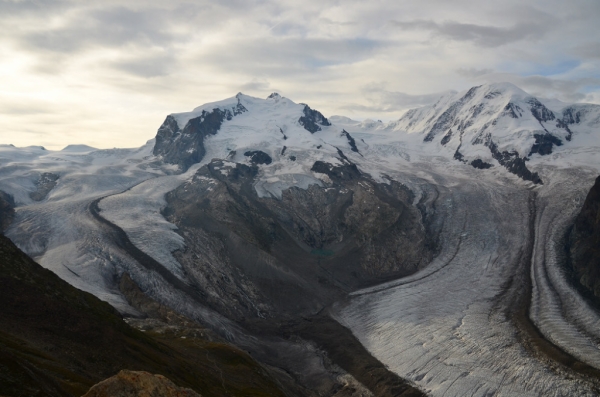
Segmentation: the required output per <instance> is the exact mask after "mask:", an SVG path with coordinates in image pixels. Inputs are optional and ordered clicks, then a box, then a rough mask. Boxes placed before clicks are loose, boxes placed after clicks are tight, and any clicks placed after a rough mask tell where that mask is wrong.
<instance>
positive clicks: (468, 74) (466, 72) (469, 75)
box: [456, 68, 494, 78]
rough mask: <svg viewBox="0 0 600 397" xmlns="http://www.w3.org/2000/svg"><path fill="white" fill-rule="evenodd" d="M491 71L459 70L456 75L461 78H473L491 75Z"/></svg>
mask: <svg viewBox="0 0 600 397" xmlns="http://www.w3.org/2000/svg"><path fill="white" fill-rule="evenodd" d="M493 72H494V70H493V69H476V68H460V69H458V70H457V71H456V73H457V74H458V75H460V76H462V77H466V78H474V77H481V76H484V75H486V74H490V73H493Z"/></svg>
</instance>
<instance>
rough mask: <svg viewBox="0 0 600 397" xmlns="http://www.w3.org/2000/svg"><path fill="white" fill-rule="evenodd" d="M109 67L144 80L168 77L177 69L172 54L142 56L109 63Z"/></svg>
mask: <svg viewBox="0 0 600 397" xmlns="http://www.w3.org/2000/svg"><path fill="white" fill-rule="evenodd" d="M109 66H111V67H113V68H115V69H117V70H121V71H123V72H126V73H129V74H131V75H134V76H138V77H142V78H152V77H159V76H166V75H168V74H169V73H170V72H171V71H173V70H174V69H175V68H176V67H177V60H176V59H174V57H173V56H172V55H171V54H163V55H157V56H141V57H139V58H131V59H125V60H119V61H115V62H112V63H109Z"/></svg>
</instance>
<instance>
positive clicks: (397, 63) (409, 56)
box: [0, 0, 600, 149]
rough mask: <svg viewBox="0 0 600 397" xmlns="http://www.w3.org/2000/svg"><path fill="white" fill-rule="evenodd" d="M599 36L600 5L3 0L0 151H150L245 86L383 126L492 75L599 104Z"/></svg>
mask: <svg viewBox="0 0 600 397" xmlns="http://www.w3.org/2000/svg"><path fill="white" fill-rule="evenodd" d="M598 26H600V1H598V0H571V1H564V0H560V1H559V0H544V1H527V0H520V1H513V0H503V1H497V0H495V1H482V0H478V1H471V0H458V1H455V0H453V1H449V0H440V1H437V0H428V1H423V0H421V1H399V0H394V1H391V0H381V1H376V0H371V1H369V2H366V1H364V0H361V1H353V0H344V1H327V0H303V1H297V0H294V1H292V0H279V1H254V0H219V1H214V0H213V1H177V0H171V1H168V2H167V1H139V0H121V1H111V0H103V1H100V2H88V1H60V0H36V1H27V0H24V1H21V0H18V1H11V0H9V1H6V0H0V32H1V34H0V143H12V144H14V145H16V146H27V145H43V146H45V147H46V148H49V149H60V148H62V147H64V146H65V145H67V144H70V143H84V144H88V145H91V146H95V147H100V148H105V147H135V146H140V145H142V144H143V143H144V142H145V141H147V140H148V139H151V138H153V137H154V135H155V134H156V130H157V129H158V127H159V126H160V124H161V123H162V121H163V120H164V118H165V116H166V115H167V114H169V113H173V112H183V111H189V110H191V109H193V108H194V107H196V106H198V105H201V104H203V103H206V102H212V101H216V100H220V99H224V98H227V97H231V96H233V95H235V94H236V93H238V92H240V91H241V92H243V93H244V94H248V95H252V96H258V97H266V96H267V95H269V94H270V93H271V92H274V91H276V92H279V93H280V94H282V95H283V96H286V97H288V98H290V99H292V100H293V101H295V102H305V103H308V104H309V105H310V106H311V107H313V108H316V109H318V110H320V111H322V112H323V113H324V114H325V115H326V116H331V115H334V114H342V115H346V116H349V117H352V118H355V119H363V118H374V119H383V120H391V119H396V118H398V117H399V116H400V115H401V114H402V113H403V112H404V111H405V110H406V109H408V108H412V107H418V106H422V105H424V104H427V103H430V102H431V101H432V100H434V99H435V98H436V96H437V95H439V94H440V93H443V92H446V91H448V90H457V91H461V90H464V89H467V88H469V87H471V86H473V85H477V84H481V83H482V82H490V81H510V82H513V83H515V84H517V85H519V86H520V87H521V88H523V89H524V90H526V91H528V92H530V93H531V94H534V95H540V96H544V97H553V98H558V99H561V100H563V101H568V102H593V103H600V28H598Z"/></svg>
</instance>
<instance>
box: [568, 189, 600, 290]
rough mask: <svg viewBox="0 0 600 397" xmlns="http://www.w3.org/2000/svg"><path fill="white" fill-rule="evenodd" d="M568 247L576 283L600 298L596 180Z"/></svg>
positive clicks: (599, 196)
mask: <svg viewBox="0 0 600 397" xmlns="http://www.w3.org/2000/svg"><path fill="white" fill-rule="evenodd" d="M568 246H569V254H570V261H571V265H572V267H573V270H574V271H575V275H576V278H577V280H578V282H579V283H580V284H581V285H582V286H583V287H584V288H585V289H586V290H588V291H590V292H591V293H592V294H593V295H594V296H595V297H597V298H600V177H598V178H597V179H596V183H595V184H594V186H593V187H592V188H591V190H590V191H589V193H588V195H587V198H586V199H585V202H584V204H583V208H582V209H581V212H580V213H579V215H578V216H577V218H576V219H575V225H574V226H573V229H572V230H571V233H570V235H569V244H568Z"/></svg>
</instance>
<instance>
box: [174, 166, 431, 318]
mask: <svg viewBox="0 0 600 397" xmlns="http://www.w3.org/2000/svg"><path fill="white" fill-rule="evenodd" d="M345 163H346V164H345V165H343V166H333V165H331V164H327V163H323V162H317V163H315V166H314V167H313V169H314V170H315V171H316V172H320V173H324V174H326V175H328V176H329V178H330V180H331V182H330V183H328V184H325V185H324V186H318V185H316V184H315V185H311V186H310V187H308V189H300V188H296V187H293V188H290V189H287V190H284V191H283V195H282V199H281V200H278V199H274V198H259V197H258V195H257V193H256V191H255V190H254V187H253V183H254V181H255V177H256V176H257V173H258V167H257V166H254V165H252V166H248V165H244V164H239V163H238V164H235V166H231V163H226V162H223V161H221V160H213V161H212V162H211V163H210V164H208V165H207V166H204V167H202V168H201V169H200V170H199V171H198V172H197V173H196V175H195V176H194V178H193V179H192V180H191V181H190V182H188V183H185V184H183V185H182V186H180V187H179V188H178V189H176V190H175V191H173V192H171V193H169V194H168V195H167V202H168V206H167V208H166V209H165V210H164V215H165V216H166V217H167V219H168V220H169V221H170V222H173V223H175V224H176V225H177V226H178V227H179V230H180V233H181V234H182V236H183V237H184V238H185V241H186V249H185V250H184V251H182V252H176V253H175V255H176V257H177V259H178V261H179V263H181V264H182V266H183V267H184V269H185V272H186V274H187V276H188V277H189V279H190V280H191V282H192V284H193V285H194V286H195V288H197V290H199V291H201V294H202V295H203V299H204V300H205V301H206V302H207V303H208V304H209V306H210V307H212V308H213V309H215V310H217V311H218V312H220V313H221V314H224V315H225V316H227V317H229V318H231V319H233V320H235V321H236V322H244V321H247V320H252V319H260V318H281V319H284V318H298V316H300V315H303V314H306V315H308V314H311V313H315V312H317V311H318V310H320V309H321V308H323V307H325V306H327V305H328V304H329V303H331V302H332V301H333V300H334V299H335V298H340V297H342V296H345V294H346V293H347V292H350V291H353V290H356V289H358V288H360V287H362V286H366V285H370V284H373V283H376V282H381V281H385V280H388V279H390V278H397V277H402V276H405V275H408V274H411V273H413V272H415V271H416V270H417V269H419V268H420V267H422V266H424V265H425V264H427V263H428V262H429V260H430V258H431V255H432V247H431V243H430V241H429V240H428V239H427V237H426V233H425V229H424V227H423V225H422V223H421V214H420V213H419V211H418V210H416V208H415V207H413V206H412V205H411V203H412V201H413V195H412V193H411V192H410V191H409V190H408V189H407V188H406V187H404V186H403V185H401V184H400V183H397V182H394V181H392V182H390V183H389V184H379V183H376V182H374V181H373V180H371V179H370V178H369V177H368V175H363V174H362V173H361V172H360V171H359V170H358V169H357V168H356V166H355V165H354V164H351V163H349V162H347V161H345Z"/></svg>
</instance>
